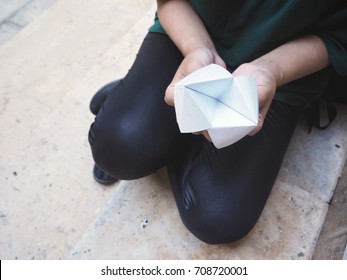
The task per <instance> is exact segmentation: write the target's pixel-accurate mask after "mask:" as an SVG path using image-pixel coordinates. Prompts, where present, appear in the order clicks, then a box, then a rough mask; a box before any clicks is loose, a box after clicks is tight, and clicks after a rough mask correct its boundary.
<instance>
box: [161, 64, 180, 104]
mask: <svg viewBox="0 0 347 280" xmlns="http://www.w3.org/2000/svg"><path fill="white" fill-rule="evenodd" d="M183 78H184V75H183V74H182V73H181V72H180V70H179V69H178V70H177V72H176V74H175V76H174V77H173V79H172V81H171V83H170V84H169V86H168V87H167V88H166V91H165V97H164V100H165V102H166V103H167V104H168V105H170V106H174V105H175V100H174V91H175V85H176V84H177V83H178V82H179V81H180V80H182V79H183Z"/></svg>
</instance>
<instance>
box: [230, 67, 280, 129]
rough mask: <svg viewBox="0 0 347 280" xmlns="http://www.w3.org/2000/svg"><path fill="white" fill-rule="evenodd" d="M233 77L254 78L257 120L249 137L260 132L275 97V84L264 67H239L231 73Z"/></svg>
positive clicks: (273, 78) (272, 76)
mask: <svg viewBox="0 0 347 280" xmlns="http://www.w3.org/2000/svg"><path fill="white" fill-rule="evenodd" d="M232 74H233V76H235V77H236V76H251V77H253V78H255V80H256V83H257V89H258V99H259V120H258V125H257V127H256V128H254V129H253V130H252V131H251V132H250V133H249V135H251V136H252V135H255V134H256V133H257V132H259V131H260V130H261V128H262V127H263V124H264V120H265V117H266V114H267V112H268V110H269V108H270V104H271V102H272V100H273V98H274V96H275V92H276V87H277V82H276V78H275V77H274V75H273V74H272V73H271V72H270V71H269V70H268V69H267V68H265V67H262V66H259V65H257V64H253V63H245V64H242V65H240V66H239V67H238V68H237V69H236V70H235V71H234V72H233V73H232Z"/></svg>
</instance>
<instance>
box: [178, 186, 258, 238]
mask: <svg viewBox="0 0 347 280" xmlns="http://www.w3.org/2000/svg"><path fill="white" fill-rule="evenodd" d="M183 199H184V209H181V211H180V214H181V218H182V220H183V223H184V224H185V226H186V227H187V228H188V230H189V231H190V232H191V233H193V234H194V235H195V236H196V237H197V238H199V239H200V240H201V241H203V242H205V243H209V244H222V243H231V242H235V241H237V240H239V239H241V238H243V237H244V236H246V235H247V234H248V233H249V232H250V231H251V229H252V228H253V226H254V225H255V223H256V222H257V220H258V217H259V215H260V212H261V211H259V209H254V208H252V207H247V206H245V205H240V204H239V203H237V202H236V203H233V201H231V200H229V199H228V197H224V198H223V197H218V198H217V197H216V196H211V200H210V201H208V200H207V201H199V198H198V195H197V196H196V197H194V194H193V193H192V192H191V190H190V191H186V192H185V194H184V198H183Z"/></svg>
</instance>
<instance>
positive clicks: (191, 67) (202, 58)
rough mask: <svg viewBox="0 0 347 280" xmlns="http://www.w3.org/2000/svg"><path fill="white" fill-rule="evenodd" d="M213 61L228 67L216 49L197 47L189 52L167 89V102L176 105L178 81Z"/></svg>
mask: <svg viewBox="0 0 347 280" xmlns="http://www.w3.org/2000/svg"><path fill="white" fill-rule="evenodd" d="M212 63H214V64H218V65H220V66H222V67H224V68H226V65H225V62H224V61H223V59H222V58H221V57H220V56H219V55H218V54H217V52H216V51H215V50H211V49H209V48H197V49H195V50H193V51H191V52H190V53H189V54H187V55H186V57H185V58H184V59H183V61H182V62H181V64H180V66H179V67H178V69H177V71H176V74H175V76H174V78H173V80H172V81H171V83H170V85H169V86H168V87H167V89H166V92H165V102H166V103H167V104H168V105H170V106H174V87H175V85H176V83H178V82H179V81H180V80H182V79H183V78H184V77H186V76H187V75H189V74H190V73H192V72H194V71H196V70H198V69H200V68H203V67H205V66H207V65H210V64H212Z"/></svg>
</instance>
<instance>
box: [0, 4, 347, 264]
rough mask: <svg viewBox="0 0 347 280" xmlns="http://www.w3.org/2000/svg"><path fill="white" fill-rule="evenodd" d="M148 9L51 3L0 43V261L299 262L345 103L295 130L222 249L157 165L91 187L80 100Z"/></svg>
mask: <svg viewBox="0 0 347 280" xmlns="http://www.w3.org/2000/svg"><path fill="white" fill-rule="evenodd" d="M0 1H1V0H0ZM153 11H154V1H151V0H146V1H143V0H132V1H121V0H102V1H100V0H89V1H82V0H75V1H68V0H56V2H55V3H54V4H53V6H52V7H51V8H50V9H49V10H48V11H46V12H45V13H44V14H43V15H42V16H40V17H39V18H38V19H36V20H35V21H34V22H32V23H31V24H30V25H29V26H27V27H26V28H25V29H24V30H23V31H21V32H20V33H18V34H17V35H16V36H15V37H14V38H13V39H11V40H9V41H8V42H6V43H5V44H4V45H2V46H0V61H2V63H1V64H0V73H1V77H2V78H1V79H0V127H1V128H2V129H1V132H0V133H1V135H0V136H1V137H0V150H1V154H0V225H1V226H0V236H1V237H0V258H1V259H14V258H19V259H32V258H36V259H59V258H62V259H64V258H69V259H111V258H112V259H113V258H114V259H136V258H138V259H158V258H161V259H192V258H196V259H309V258H311V256H312V254H313V250H314V247H315V243H316V239H317V237H318V234H319V231H320V228H321V226H322V224H323V221H324V218H325V214H326V211H327V207H328V204H327V202H328V201H329V200H330V197H331V195H332V192H333V189H334V187H335V185H334V184H335V183H336V179H337V177H338V176H339V172H341V170H342V167H343V165H344V161H345V158H346V147H347V138H346V131H347V127H346V125H347V122H346V118H347V109H346V107H343V106H341V107H340V109H341V112H342V114H341V115H340V117H339V119H338V120H337V121H336V122H335V124H334V125H333V126H332V127H330V128H329V129H327V130H326V131H324V132H321V131H314V132H313V133H311V134H307V132H306V131H305V129H304V127H303V126H299V127H298V128H297V131H296V134H295V136H294V138H293V141H292V143H291V146H290V148H289V151H288V153H287V156H286V159H285V162H284V164H283V167H282V169H281V173H280V176H279V178H278V180H277V182H276V185H275V187H274V190H273V192H272V195H271V197H270V199H269V202H268V204H267V206H266V208H265V210H264V213H263V215H262V216H261V218H260V220H259V222H258V224H257V225H256V227H255V228H254V229H253V231H252V232H251V233H250V234H249V235H248V236H247V237H246V238H245V239H243V240H241V241H239V242H237V243H235V244H232V245H224V246H210V245H206V244H203V243H201V242H200V241H198V240H196V239H195V238H194V237H193V236H192V235H191V234H190V233H189V232H188V231H187V230H186V229H185V228H184V227H183V225H182V224H181V222H180V220H179V217H178V214H177V210H176V208H175V205H174V201H173V198H172V195H171V192H170V189H169V186H168V180H167V176H166V171H165V169H163V170H160V171H158V172H157V173H155V174H152V175H150V176H148V177H146V178H143V179H141V180H136V181H132V182H127V181H122V182H120V183H117V184H115V185H114V186H109V187H102V186H99V185H98V184H96V183H95V182H93V180H92V177H91V168H92V158H91V155H90V151H89V147H88V143H87V132H88V128H89V125H90V123H91V121H92V116H91V114H90V113H89V112H88V102H89V99H90V97H91V96H92V94H93V92H95V90H96V89H98V87H99V86H100V85H102V84H103V83H106V82H108V81H110V80H112V79H114V78H118V77H121V76H123V75H124V74H125V73H126V72H127V70H128V68H129V67H130V65H131V63H132V61H133V59H134V57H135V55H136V51H137V49H138V47H139V45H140V43H141V40H142V38H143V36H144V35H145V33H146V30H147V27H148V25H149V24H150V23H151V21H152V17H153ZM317 151H319V153H318V152H317ZM322 163H325V164H322Z"/></svg>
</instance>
